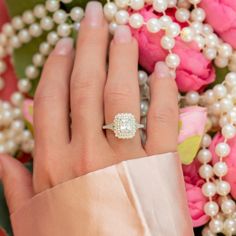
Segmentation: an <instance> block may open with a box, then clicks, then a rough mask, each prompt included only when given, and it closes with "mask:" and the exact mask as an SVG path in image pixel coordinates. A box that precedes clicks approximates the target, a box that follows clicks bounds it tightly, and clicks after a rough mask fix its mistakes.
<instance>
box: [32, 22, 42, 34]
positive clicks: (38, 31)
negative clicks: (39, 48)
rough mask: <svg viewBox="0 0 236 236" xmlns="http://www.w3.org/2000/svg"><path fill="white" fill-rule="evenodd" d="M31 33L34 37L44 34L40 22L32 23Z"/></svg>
mask: <svg viewBox="0 0 236 236" xmlns="http://www.w3.org/2000/svg"><path fill="white" fill-rule="evenodd" d="M29 33H30V35H31V36H32V37H39V36H40V35H42V33H43V31H42V28H41V27H40V25H39V24H38V23H34V24H32V25H30V27H29Z"/></svg>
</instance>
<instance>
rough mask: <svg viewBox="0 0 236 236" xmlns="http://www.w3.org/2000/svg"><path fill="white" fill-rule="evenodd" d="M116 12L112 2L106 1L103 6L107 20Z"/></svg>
mask: <svg viewBox="0 0 236 236" xmlns="http://www.w3.org/2000/svg"><path fill="white" fill-rule="evenodd" d="M116 12H117V6H116V4H115V3H113V2H108V3H106V4H105V6H104V14H105V17H106V19H107V20H109V21H110V20H112V19H113V17H114V16H115V14H116Z"/></svg>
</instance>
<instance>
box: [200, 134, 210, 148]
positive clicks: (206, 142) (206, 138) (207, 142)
mask: <svg viewBox="0 0 236 236" xmlns="http://www.w3.org/2000/svg"><path fill="white" fill-rule="evenodd" d="M210 145H211V136H210V135H209V134H204V135H203V137H202V141H201V146H202V147H204V148H207V147H209V146H210Z"/></svg>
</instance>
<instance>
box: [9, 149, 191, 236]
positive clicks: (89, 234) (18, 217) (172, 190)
mask: <svg viewBox="0 0 236 236" xmlns="http://www.w3.org/2000/svg"><path fill="white" fill-rule="evenodd" d="M11 221H12V225H13V229H14V236H192V235H193V229H192V223H191V218H190V215H189V213H188V207H187V201H186V194H185V189H184V180H183V175H182V169H181V164H180V161H179V158H178V155H177V154H176V153H165V154H160V155H154V156H149V157H142V158H138V159H132V160H127V161H122V162H120V163H118V164H116V165H112V166H109V167H106V168H103V169H99V170H96V171H94V172H91V173H88V174H86V175H83V176H80V177H78V178H75V179H72V180H69V181H67V182H64V183H62V184H60V185H57V186H55V187H53V188H51V189H48V190H46V191H44V192H42V193H39V194H37V195H35V196H34V197H33V198H32V199H30V200H29V201H28V202H26V203H25V205H24V206H22V208H21V209H19V210H18V211H16V212H14V213H13V214H12V215H11Z"/></svg>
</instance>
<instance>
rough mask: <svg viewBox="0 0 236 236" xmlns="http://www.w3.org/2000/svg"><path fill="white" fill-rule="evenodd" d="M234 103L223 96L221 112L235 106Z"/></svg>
mask: <svg viewBox="0 0 236 236" xmlns="http://www.w3.org/2000/svg"><path fill="white" fill-rule="evenodd" d="M233 106H234V104H233V102H232V100H231V99H228V98H223V99H222V100H221V101H220V108H221V112H228V111H230V110H231V109H232V108H233Z"/></svg>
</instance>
